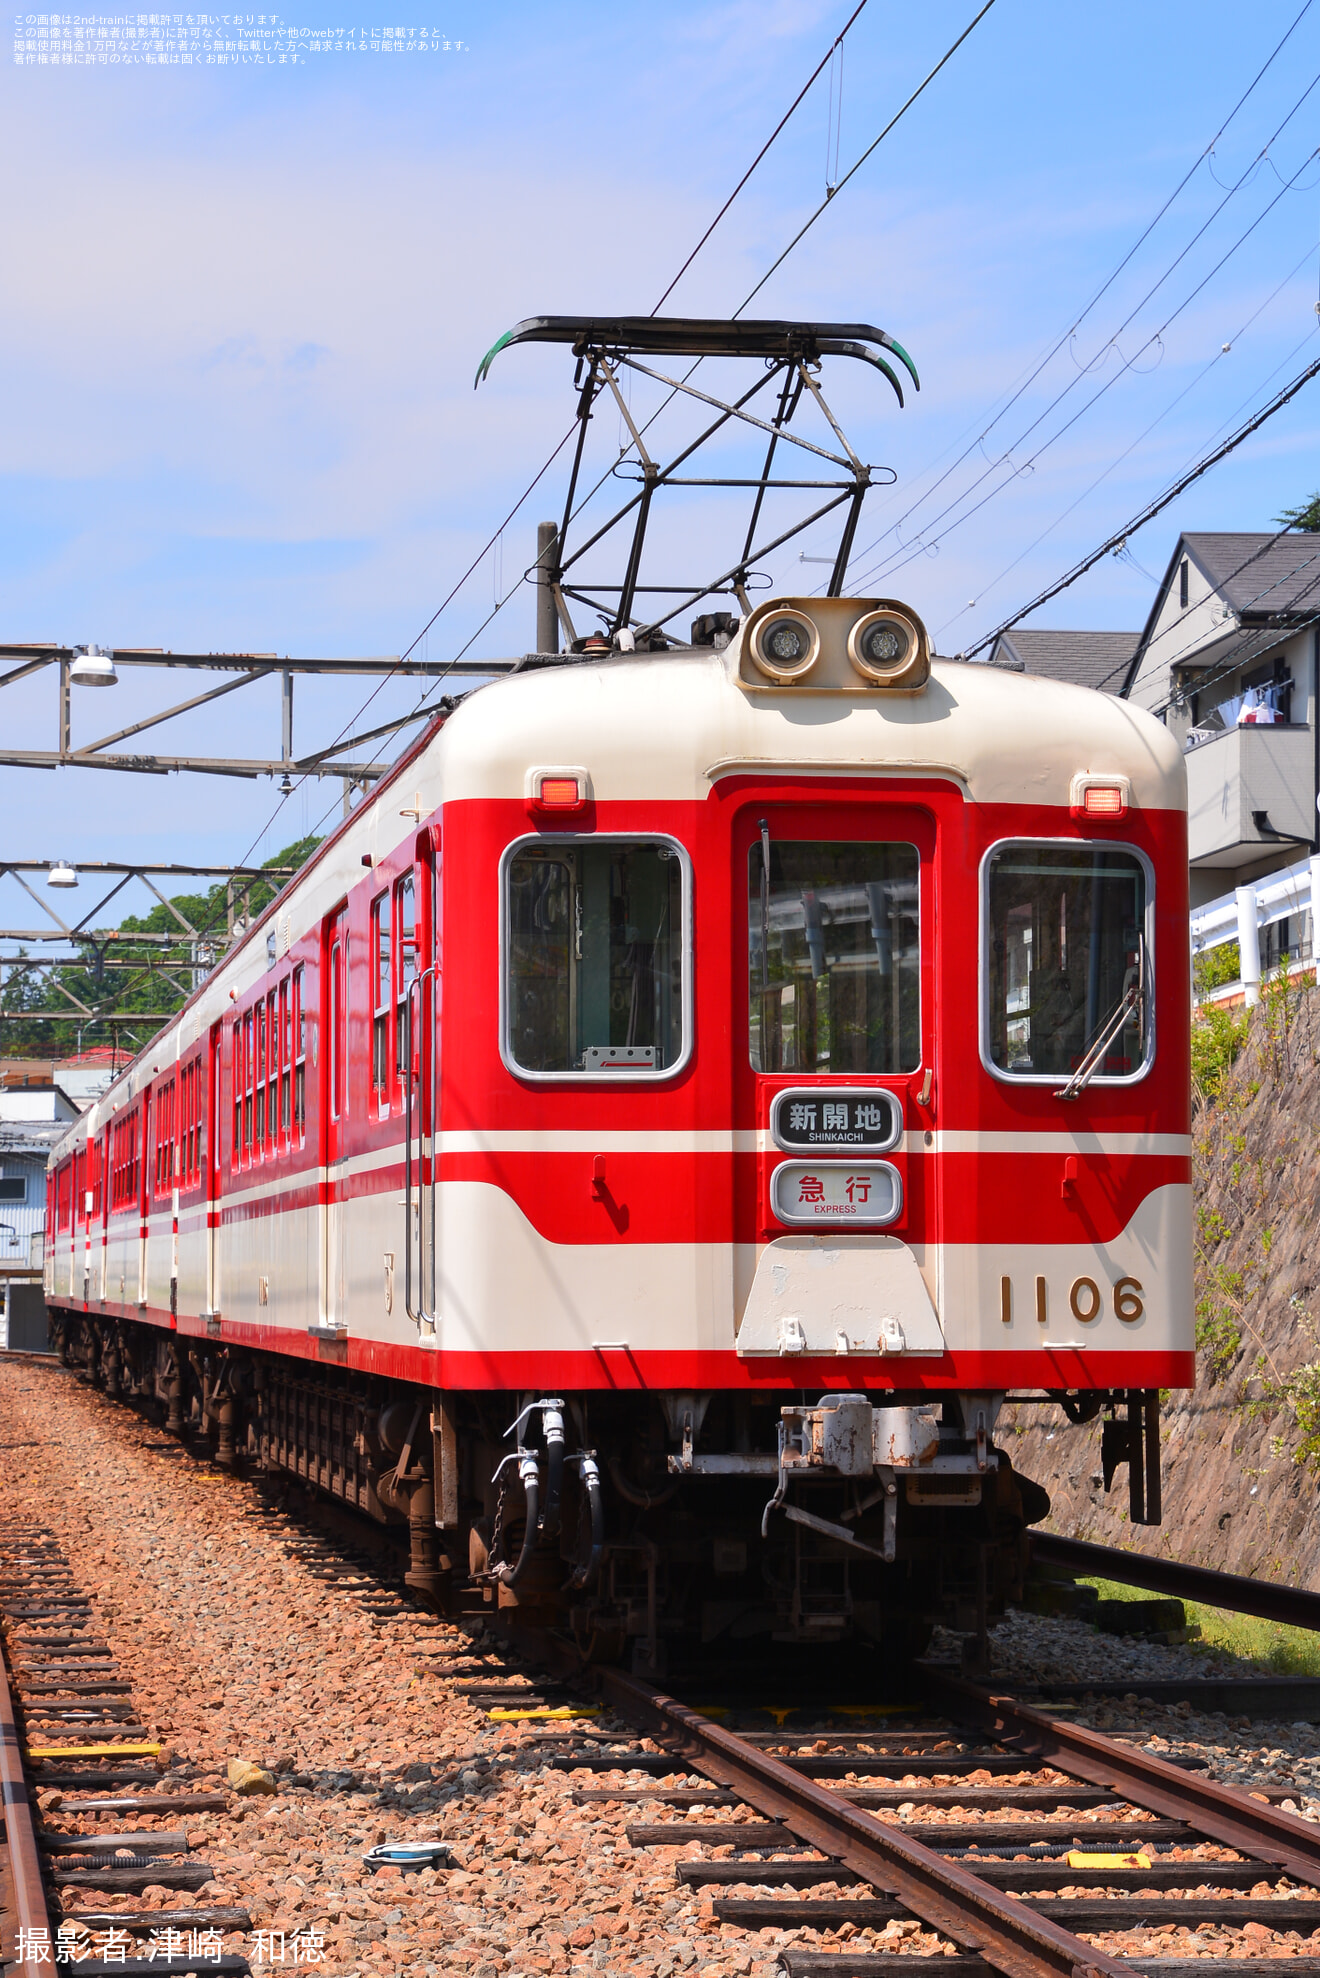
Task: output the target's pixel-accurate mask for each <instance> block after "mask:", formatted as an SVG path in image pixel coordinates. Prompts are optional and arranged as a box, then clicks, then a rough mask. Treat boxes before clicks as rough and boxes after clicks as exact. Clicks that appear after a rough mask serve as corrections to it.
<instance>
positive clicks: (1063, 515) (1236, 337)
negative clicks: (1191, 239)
mask: <svg viewBox="0 0 1320 1978" xmlns="http://www.w3.org/2000/svg"><path fill="white" fill-rule="evenodd" d="M1317 245H1320V242H1318V243H1317ZM1314 252H1315V248H1314V247H1308V248H1307V250H1306V252H1305V253H1304V254H1303V255H1302V257H1301V259H1300V260H1299V261H1297V262H1296V264H1295V265H1294V266H1293V267H1292V268H1290V269H1289V271H1288V273H1287V274H1286V275H1285V276H1284V278H1283V280H1282V281H1281V282H1279V283H1278V285H1277V286H1276V287H1275V288H1274V289H1272V290H1271V292H1270V294H1269V295H1267V296H1266V298H1265V300H1264V301H1263V302H1261V303H1259V304H1258V305H1257V307H1256V308H1255V309H1254V310H1253V311H1252V313H1251V315H1250V316H1248V318H1247V320H1246V322H1245V323H1243V324H1241V325H1240V327H1239V328H1238V329H1237V330H1236V331H1234V333H1233V335H1232V336H1231V337H1230V338H1229V340H1228V342H1227V343H1224V344H1221V346H1220V348H1219V349H1218V350H1216V351H1215V353H1214V355H1213V356H1212V357H1210V358H1208V359H1207V361H1206V362H1205V363H1204V364H1203V365H1202V366H1201V369H1200V370H1199V371H1198V372H1197V374H1196V376H1195V377H1194V378H1191V379H1190V380H1189V381H1188V383H1187V384H1185V385H1184V386H1183V388H1182V390H1181V391H1180V392H1177V393H1175V395H1174V397H1173V398H1171V399H1170V400H1169V402H1168V404H1167V405H1165V406H1164V407H1163V408H1162V410H1161V411H1159V412H1158V413H1157V414H1156V415H1155V417H1154V418H1153V419H1152V420H1151V422H1150V424H1149V425H1148V426H1146V427H1144V428H1143V430H1142V431H1141V432H1140V433H1138V434H1137V436H1136V438H1135V439H1133V440H1131V441H1129V443H1128V445H1127V446H1125V447H1124V448H1123V450H1122V452H1121V453H1119V454H1116V455H1115V457H1114V458H1113V459H1112V460H1111V461H1110V463H1109V465H1108V466H1107V467H1106V468H1105V469H1104V470H1103V472H1102V473H1100V474H1097V476H1096V478H1095V479H1094V480H1093V481H1092V482H1091V483H1090V485H1089V487H1086V488H1084V489H1083V490H1082V492H1081V493H1080V494H1079V495H1078V496H1077V497H1076V499H1075V500H1073V501H1071V502H1069V504H1068V506H1067V507H1066V508H1064V509H1061V510H1060V512H1059V513H1058V514H1057V515H1056V516H1055V517H1054V519H1053V521H1052V522H1050V523H1049V524H1048V525H1047V526H1046V527H1045V528H1044V529H1042V530H1041V532H1040V534H1039V535H1038V536H1036V537H1035V538H1034V540H1033V541H1031V542H1030V543H1028V544H1027V546H1026V548H1025V549H1023V550H1020V551H1019V553H1018V554H1017V555H1016V556H1015V557H1014V558H1013V560H1012V562H1011V563H1006V564H1005V565H1004V568H1003V569H1002V570H1001V571H1000V572H999V573H998V575H997V576H995V577H992V578H991V579H990V581H989V583H988V584H982V585H981V586H980V588H979V590H978V592H977V598H976V602H977V603H978V604H980V603H983V602H984V600H985V599H986V598H987V597H988V596H989V594H990V592H991V591H993V590H994V589H995V587H996V586H997V585H999V584H1001V583H1002V582H1003V581H1004V578H1005V577H1007V576H1009V575H1010V574H1011V573H1012V572H1013V571H1014V570H1016V569H1017V566H1018V565H1019V563H1021V562H1023V560H1024V559H1025V558H1026V557H1028V556H1030V555H1031V552H1032V551H1033V550H1035V549H1039V548H1040V545H1041V544H1042V543H1043V542H1044V541H1045V538H1046V537H1047V536H1048V535H1050V534H1052V532H1053V531H1054V530H1055V529H1057V528H1058V526H1059V524H1060V523H1061V522H1064V521H1066V520H1067V518H1068V516H1070V515H1071V514H1073V512H1074V511H1075V510H1076V509H1078V508H1079V507H1080V506H1081V504H1082V503H1083V502H1084V501H1086V500H1088V499H1089V498H1090V496H1091V495H1093V494H1094V493H1095V491H1096V489H1097V488H1098V487H1099V486H1100V485H1101V483H1102V482H1104V481H1105V480H1107V479H1108V477H1109V476H1110V475H1111V474H1112V473H1113V472H1114V469H1115V468H1116V467H1120V466H1121V465H1122V463H1123V462H1124V461H1125V460H1126V459H1127V458H1128V456H1129V455H1130V454H1131V453H1133V452H1135V450H1136V449H1137V447H1139V446H1140V445H1141V443H1142V441H1143V440H1146V439H1149V437H1150V435H1151V434H1152V433H1153V432H1154V431H1155V428H1156V427H1157V426H1159V425H1161V424H1162V423H1163V421H1164V420H1165V419H1167V418H1168V416H1169V414H1170V413H1171V412H1173V411H1175V410H1176V409H1177V407H1178V406H1179V405H1181V404H1182V402H1183V400H1184V399H1185V398H1187V397H1188V396H1189V395H1190V394H1191V393H1192V392H1193V391H1195V389H1196V387H1197V386H1198V385H1199V384H1201V383H1202V382H1203V380H1204V379H1205V378H1207V377H1208V376H1209V375H1210V373H1211V371H1213V370H1214V368H1215V366H1216V365H1217V364H1220V363H1222V362H1223V360H1224V358H1225V356H1227V355H1228V353H1229V351H1230V350H1232V349H1234V348H1235V347H1236V346H1237V344H1238V343H1239V342H1240V340H1241V339H1242V338H1243V337H1244V336H1245V335H1246V333H1247V331H1248V330H1249V329H1250V328H1251V326H1252V324H1253V323H1254V322H1256V320H1257V319H1258V318H1259V317H1260V316H1262V315H1263V314H1264V312H1265V311H1266V310H1267V309H1268V308H1269V306H1270V304H1271V303H1272V302H1273V301H1274V300H1275V299H1276V297H1278V296H1279V295H1280V294H1281V293H1282V292H1283V290H1284V289H1285V288H1286V287H1287V286H1288V283H1289V282H1290V281H1292V280H1293V279H1294V277H1295V276H1296V275H1297V273H1298V270H1299V269H1300V268H1301V267H1302V266H1303V265H1304V264H1305V263H1306V262H1307V261H1309V260H1310V258H1311V255H1312V254H1313V253H1314ZM1317 328H1320V324H1312V326H1311V328H1310V329H1309V330H1308V331H1307V333H1306V335H1305V336H1304V337H1303V338H1302V339H1301V341H1300V342H1299V343H1296V344H1294V346H1293V348H1292V349H1291V350H1290V351H1289V352H1288V354H1287V356H1286V357H1285V358H1283V359H1282V360H1281V362H1280V363H1278V364H1276V365H1275V367H1274V369H1273V371H1271V372H1270V374H1269V376H1268V377H1267V378H1265V379H1264V381H1263V382H1262V383H1261V384H1260V385H1258V386H1257V387H1256V390H1255V391H1254V392H1252V393H1251V394H1250V395H1249V397H1248V398H1247V399H1246V400H1244V401H1243V404H1248V403H1250V400H1251V398H1254V397H1255V396H1257V394H1258V393H1259V392H1261V391H1264V390H1265V389H1266V388H1267V387H1268V386H1269V385H1271V384H1272V383H1273V382H1274V379H1275V378H1276V377H1277V376H1278V374H1279V372H1280V371H1281V370H1283V369H1284V367H1285V366H1286V365H1287V364H1289V363H1291V361H1292V360H1293V358H1295V357H1296V355H1297V353H1298V351H1299V350H1301V349H1302V348H1303V346H1304V345H1305V344H1307V343H1309V341H1310V340H1311V338H1312V337H1313V336H1314V335H1315V334H1316V331H1317ZM1238 410H1239V411H1240V410H1241V407H1239V408H1238ZM1234 417H1236V413H1235V414H1234ZM1225 424H1231V420H1230V421H1226V422H1225ZM1223 430H1224V426H1223V425H1221V426H1218V427H1217V428H1216V429H1215V431H1214V432H1213V433H1211V435H1210V436H1209V439H1208V440H1207V441H1205V442H1203V444H1202V448H1201V451H1204V450H1205V447H1206V446H1210V445H1213V444H1214V442H1215V440H1217V439H1218V437H1219V435H1220V433H1221V432H1223ZM1114 554H1115V556H1119V555H1121V554H1122V549H1121V548H1120V549H1117V550H1115V551H1114ZM1133 562H1134V563H1135V559H1133ZM1137 567H1138V568H1140V566H1139V565H1138V566H1137ZM1147 574H1148V573H1146V572H1144V571H1143V572H1142V575H1143V576H1145V575H1147ZM1151 581H1154V580H1153V579H1152V580H1151ZM971 609H972V607H971V605H964V606H963V607H962V610H960V611H956V612H955V613H954V614H953V617H952V618H949V619H946V620H945V622H944V624H943V625H941V626H939V627H938V629H937V631H936V633H935V636H936V638H940V637H942V636H943V634H944V633H945V632H947V631H948V629H949V627H950V626H951V625H955V624H956V623H957V621H958V620H959V618H961V617H962V616H963V613H964V612H966V611H970V610H971Z"/></svg>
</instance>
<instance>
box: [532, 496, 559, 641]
mask: <svg viewBox="0 0 1320 1978" xmlns="http://www.w3.org/2000/svg"><path fill="white" fill-rule="evenodd" d="M558 564H559V531H558V529H557V528H556V527H555V525H554V523H553V522H538V523H537V525H536V650H537V651H538V652H558V651H559V613H558V611H557V609H556V608H555V593H554V585H555V582H556V580H557V579H558V576H559V569H558Z"/></svg>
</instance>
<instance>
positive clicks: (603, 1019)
mask: <svg viewBox="0 0 1320 1978" xmlns="http://www.w3.org/2000/svg"><path fill="white" fill-rule="evenodd" d="M689 899H690V890H689V878H688V866H687V860H686V855H685V854H684V853H683V852H681V851H680V849H679V847H678V846H677V845H675V844H673V843H671V842H669V841H667V840H666V841H659V840H655V839H590V840H585V839H577V840H564V841H560V842H556V841H554V840H549V841H546V840H540V839H538V840H537V842H536V843H535V844H524V845H520V846H518V847H517V848H516V849H515V850H514V851H513V852H512V854H511V855H510V857H509V859H508V861H507V865H506V873H505V971H506V974H505V1039H504V1041H505V1049H506V1053H507V1056H508V1058H509V1060H510V1061H511V1063H512V1064H513V1066H514V1067H515V1068H516V1069H518V1070H519V1071H524V1072H530V1073H533V1074H540V1075H541V1076H560V1075H562V1074H564V1073H573V1072H581V1073H584V1074H587V1075H588V1076H598V1077H606V1078H608V1077H617V1076H618V1075H619V1073H620V1072H626V1073H633V1074H636V1075H639V1076H643V1077H644V1076H653V1075H654V1074H655V1073H657V1072H665V1071H672V1070H673V1069H674V1068H675V1067H676V1066H677V1065H678V1064H680V1063H681V1061H682V1060H683V1057H684V1056H685V1053H686V1050H687V1042H686V1040H687V1037H688V1035H689V1034H690V1028H691V1024H690V1016H689V1011H688V1005H689V1004H690V982H689V980H688V975H687V968H686V963H687V920H688V910H689Z"/></svg>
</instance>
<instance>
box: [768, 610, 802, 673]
mask: <svg viewBox="0 0 1320 1978" xmlns="http://www.w3.org/2000/svg"><path fill="white" fill-rule="evenodd" d="M764 645H765V649H766V652H767V653H768V654H769V655H770V657H771V659H777V660H778V661H779V662H780V664H781V665H784V666H796V665H797V664H798V661H799V660H803V659H805V658H806V656H807V654H808V653H809V652H810V650H811V641H810V639H809V638H808V637H807V635H806V633H805V632H804V631H803V629H802V627H801V626H800V625H799V624H798V623H797V622H796V620H795V619H792V618H781V619H779V620H777V622H776V623H775V624H773V625H771V626H770V627H769V629H768V630H767V632H766V635H765V639H764Z"/></svg>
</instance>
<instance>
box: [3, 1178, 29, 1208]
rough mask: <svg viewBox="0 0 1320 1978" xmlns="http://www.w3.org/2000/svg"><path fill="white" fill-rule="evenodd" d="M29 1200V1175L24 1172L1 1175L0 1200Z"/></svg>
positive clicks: (11, 1201)
mask: <svg viewBox="0 0 1320 1978" xmlns="http://www.w3.org/2000/svg"><path fill="white" fill-rule="evenodd" d="M26 1201H27V1176H26V1175H22V1174H6V1175H0V1202H8V1203H10V1204H13V1203H15V1202H26Z"/></svg>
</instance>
